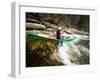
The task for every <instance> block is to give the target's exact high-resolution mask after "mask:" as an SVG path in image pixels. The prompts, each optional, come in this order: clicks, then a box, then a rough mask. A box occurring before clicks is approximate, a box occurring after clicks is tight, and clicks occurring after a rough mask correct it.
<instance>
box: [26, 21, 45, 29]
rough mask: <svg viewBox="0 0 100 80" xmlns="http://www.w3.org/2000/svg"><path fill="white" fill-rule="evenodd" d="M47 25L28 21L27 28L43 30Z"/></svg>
mask: <svg viewBox="0 0 100 80" xmlns="http://www.w3.org/2000/svg"><path fill="white" fill-rule="evenodd" d="M45 28H46V26H44V25H42V24H38V23H29V22H27V23H26V30H43V29H45Z"/></svg>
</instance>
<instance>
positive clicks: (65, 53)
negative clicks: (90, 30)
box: [58, 35, 89, 65]
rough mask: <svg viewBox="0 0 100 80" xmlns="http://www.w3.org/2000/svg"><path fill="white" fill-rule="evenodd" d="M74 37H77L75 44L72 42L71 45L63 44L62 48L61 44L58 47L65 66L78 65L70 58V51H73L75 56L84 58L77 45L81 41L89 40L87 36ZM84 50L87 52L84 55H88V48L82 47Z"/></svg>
mask: <svg viewBox="0 0 100 80" xmlns="http://www.w3.org/2000/svg"><path fill="white" fill-rule="evenodd" d="M74 36H76V37H77V39H76V41H75V42H72V43H69V44H67V43H63V45H62V46H61V44H59V46H58V48H59V51H58V56H59V58H60V59H61V62H63V64H65V65H76V63H72V62H71V59H72V57H71V56H70V54H69V53H68V52H70V50H71V49H72V50H73V54H76V55H78V56H82V54H81V52H80V50H79V47H78V46H76V45H75V43H76V42H78V41H79V40H81V39H85V40H87V38H88V37H87V36H81V35H74ZM82 50H83V52H85V53H84V54H87V55H88V53H89V50H88V49H87V48H85V47H82ZM75 59H77V57H76V56H75Z"/></svg>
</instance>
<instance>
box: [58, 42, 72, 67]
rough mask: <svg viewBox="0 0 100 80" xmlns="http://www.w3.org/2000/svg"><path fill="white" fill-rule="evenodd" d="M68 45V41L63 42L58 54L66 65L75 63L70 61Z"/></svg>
mask: <svg viewBox="0 0 100 80" xmlns="http://www.w3.org/2000/svg"><path fill="white" fill-rule="evenodd" d="M68 48H69V47H68V45H67V44H66V43H63V46H61V45H59V51H58V56H59V58H60V59H61V61H62V62H63V64H65V65H73V63H72V62H71V61H70V56H69V55H68V53H67V51H68Z"/></svg>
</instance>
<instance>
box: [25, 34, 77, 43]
mask: <svg viewBox="0 0 100 80" xmlns="http://www.w3.org/2000/svg"><path fill="white" fill-rule="evenodd" d="M26 35H27V36H28V37H29V38H32V39H40V40H55V41H57V42H59V41H63V42H71V41H74V40H75V39H76V37H75V36H70V35H69V36H61V39H59V40H58V39H56V37H52V38H51V37H49V35H46V34H37V35H34V34H33V33H31V32H30V33H26Z"/></svg>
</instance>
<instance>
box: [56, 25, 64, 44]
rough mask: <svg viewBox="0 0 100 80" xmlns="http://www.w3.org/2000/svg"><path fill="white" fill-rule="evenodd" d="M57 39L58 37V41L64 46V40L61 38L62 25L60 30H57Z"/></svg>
mask: <svg viewBox="0 0 100 80" xmlns="http://www.w3.org/2000/svg"><path fill="white" fill-rule="evenodd" d="M56 39H58V42H59V43H60V44H61V46H62V45H63V41H62V40H61V27H59V28H58V30H57V32H56Z"/></svg>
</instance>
